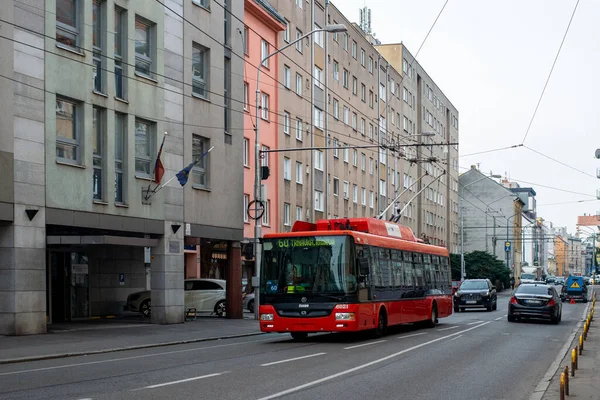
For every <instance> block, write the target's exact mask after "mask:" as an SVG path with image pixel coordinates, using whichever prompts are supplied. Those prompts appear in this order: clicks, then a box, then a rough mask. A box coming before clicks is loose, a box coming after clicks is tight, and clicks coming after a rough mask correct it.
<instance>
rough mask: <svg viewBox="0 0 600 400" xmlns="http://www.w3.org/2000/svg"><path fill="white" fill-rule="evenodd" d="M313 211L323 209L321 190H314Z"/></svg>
mask: <svg viewBox="0 0 600 400" xmlns="http://www.w3.org/2000/svg"><path fill="white" fill-rule="evenodd" d="M315 211H323V192H320V191H318V190H315Z"/></svg>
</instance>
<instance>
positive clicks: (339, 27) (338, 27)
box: [252, 24, 348, 319]
mask: <svg viewBox="0 0 600 400" xmlns="http://www.w3.org/2000/svg"><path fill="white" fill-rule="evenodd" d="M347 30H348V28H346V25H343V24H332V25H327V26H325V28H319V29H313V30H312V31H310V32H308V33H307V34H305V35H303V36H300V37H299V38H297V39H296V40H294V41H292V42H290V43H288V44H286V45H285V46H283V47H282V48H280V49H277V50H276V51H274V52H273V53H271V54H269V55H267V56H266V57H265V58H263V59H262V60H260V64H258V67H257V68H256V104H255V107H256V117H255V124H256V126H255V128H254V140H255V142H254V170H255V171H254V172H255V174H254V213H255V215H254V218H255V219H254V263H255V276H254V279H253V282H252V285H253V286H254V296H255V298H254V302H255V303H254V304H255V306H254V318H256V319H258V307H259V305H260V293H259V292H260V290H259V284H260V282H259V281H260V264H261V249H260V237H261V228H262V225H261V218H257V217H258V216H259V212H260V209H261V208H262V207H263V205H262V204H263V202H262V199H261V196H262V193H261V188H260V180H261V179H260V178H261V173H260V171H261V169H260V130H259V126H260V110H261V107H260V69H261V67H262V66H263V64H264V63H265V61H267V60H268V59H269V58H271V57H273V56H274V55H275V54H278V53H281V52H282V51H283V50H285V49H287V48H288V47H290V46H293V45H295V44H296V43H298V42H300V41H302V40H304V39H306V38H307V37H309V36H311V35H312V34H313V33H316V32H331V33H334V32H346V31H347ZM311 112H312V111H311ZM263 212H264V211H263Z"/></svg>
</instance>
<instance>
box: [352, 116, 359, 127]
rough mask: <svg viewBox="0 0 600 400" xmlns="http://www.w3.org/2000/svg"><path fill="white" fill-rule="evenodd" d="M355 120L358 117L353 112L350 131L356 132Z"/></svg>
mask: <svg viewBox="0 0 600 400" xmlns="http://www.w3.org/2000/svg"><path fill="white" fill-rule="evenodd" d="M357 118H358V116H357V115H356V113H355V112H353V113H352V129H354V130H356V124H357V121H356V120H357Z"/></svg>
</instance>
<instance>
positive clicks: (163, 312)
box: [151, 221, 185, 324]
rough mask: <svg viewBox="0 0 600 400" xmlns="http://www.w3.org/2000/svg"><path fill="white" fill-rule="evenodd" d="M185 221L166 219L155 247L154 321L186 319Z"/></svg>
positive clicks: (153, 276)
mask: <svg viewBox="0 0 600 400" xmlns="http://www.w3.org/2000/svg"><path fill="white" fill-rule="evenodd" d="M183 234H184V228H183V222H175V221H165V234H164V236H163V237H162V238H160V239H159V243H158V246H156V247H154V248H153V249H152V250H153V254H154V260H152V264H151V269H152V278H151V279H152V282H151V288H152V294H151V299H152V303H151V305H152V314H151V315H152V318H151V321H152V323H153V324H178V323H182V322H183V321H184V313H185V309H184V308H185V307H184V302H183V288H184V279H185V258H184V253H183Z"/></svg>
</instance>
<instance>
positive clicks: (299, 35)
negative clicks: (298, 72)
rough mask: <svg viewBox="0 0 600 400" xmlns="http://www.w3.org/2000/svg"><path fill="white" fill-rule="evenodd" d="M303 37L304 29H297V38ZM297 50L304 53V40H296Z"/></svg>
mask: <svg viewBox="0 0 600 400" xmlns="http://www.w3.org/2000/svg"><path fill="white" fill-rule="evenodd" d="M300 2H302V0H300ZM301 37H302V31H301V30H300V29H296V40H298V39H300V38H301ZM296 50H298V52H299V53H302V40H299V41H298V42H296Z"/></svg>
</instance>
